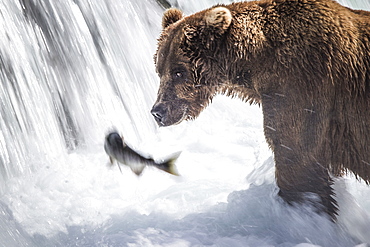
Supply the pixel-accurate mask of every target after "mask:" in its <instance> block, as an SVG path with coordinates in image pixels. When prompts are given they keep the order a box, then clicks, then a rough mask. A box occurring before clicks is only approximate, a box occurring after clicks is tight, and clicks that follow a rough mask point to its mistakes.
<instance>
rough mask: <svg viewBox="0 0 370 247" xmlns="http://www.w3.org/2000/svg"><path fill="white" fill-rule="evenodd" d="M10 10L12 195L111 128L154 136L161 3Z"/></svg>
mask: <svg viewBox="0 0 370 247" xmlns="http://www.w3.org/2000/svg"><path fill="white" fill-rule="evenodd" d="M0 9H1V15H0V25H1V32H0V35H1V36H0V42H1V43H0V68H1V70H0V79H1V83H2V87H1V92H0V100H1V114H0V117H1V120H0V124H1V129H0V145H1V148H0V176H1V177H0V179H1V182H0V183H1V186H0V187H1V188H2V189H3V187H4V181H6V180H7V179H8V178H9V177H13V176H19V175H23V174H25V173H28V174H30V173H32V171H33V170H34V169H37V168H38V167H37V162H38V161H40V160H42V159H45V160H47V159H49V158H52V157H55V156H59V155H62V153H65V152H72V151H73V150H75V149H76V148H77V147H78V146H79V145H87V143H89V144H91V142H94V140H95V139H96V138H100V139H101V138H103V135H104V131H105V129H106V128H107V126H109V125H116V127H119V128H120V130H122V131H124V132H126V133H127V135H128V136H129V137H134V138H136V139H139V140H140V138H142V137H143V136H145V135H147V134H148V133H150V132H153V129H154V128H155V126H154V122H153V120H152V119H151V116H150V114H149V109H150V107H151V104H152V103H153V102H154V99H155V94H156V88H157V86H158V79H157V78H156V75H155V73H154V66H153V61H152V55H153V54H154V52H155V45H156V43H155V42H154V40H155V39H156V37H157V36H158V33H159V32H160V29H159V25H158V24H157V23H160V18H161V16H160V15H161V11H162V9H161V8H160V6H159V5H158V4H157V3H156V2H155V1H80V0H75V1H64V0H57V1H41V0H40V1H38V0H30V1H28V0H20V1H13V0H9V1H2V2H1V3H0ZM153 23H156V24H157V25H153ZM143 109H146V111H143Z"/></svg>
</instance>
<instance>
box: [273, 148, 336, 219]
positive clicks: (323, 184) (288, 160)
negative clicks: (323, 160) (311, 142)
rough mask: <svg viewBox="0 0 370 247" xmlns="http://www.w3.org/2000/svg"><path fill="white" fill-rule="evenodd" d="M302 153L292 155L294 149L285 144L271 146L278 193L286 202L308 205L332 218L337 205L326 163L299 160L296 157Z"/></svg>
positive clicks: (298, 157)
mask: <svg viewBox="0 0 370 247" xmlns="http://www.w3.org/2000/svg"><path fill="white" fill-rule="evenodd" d="M283 149H287V150H283ZM289 152H291V154H290V155H289ZM302 155H304V154H299V156H297V155H294V151H293V150H289V149H288V148H287V147H278V148H276V149H275V163H276V172H275V175H276V182H277V185H278V187H279V189H280V191H279V196H281V198H282V199H284V201H286V202H287V203H288V204H290V205H295V204H308V205H312V206H314V207H315V211H317V212H318V213H322V212H325V213H327V214H328V215H329V216H330V217H331V219H332V220H333V221H335V220H336V215H337V210H338V208H337V203H336V201H335V199H334V198H333V197H334V195H335V194H334V191H333V188H332V184H333V180H332V178H331V177H330V175H329V172H328V170H327V169H326V167H324V166H322V165H321V164H319V163H318V162H315V161H311V163H303V161H302V160H301V159H300V157H301V156H302Z"/></svg>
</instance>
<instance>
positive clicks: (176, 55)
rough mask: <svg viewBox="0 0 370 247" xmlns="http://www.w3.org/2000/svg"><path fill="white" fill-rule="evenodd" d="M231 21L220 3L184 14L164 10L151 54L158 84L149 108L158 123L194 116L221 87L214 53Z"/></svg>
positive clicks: (222, 76) (222, 79) (221, 75)
mask: <svg viewBox="0 0 370 247" xmlns="http://www.w3.org/2000/svg"><path fill="white" fill-rule="evenodd" d="M231 21H232V15H231V12H230V11H229V10H228V9H227V8H225V7H222V6H218V7H214V8H211V9H208V10H204V11H202V12H199V13H197V14H194V15H192V16H188V17H184V16H183V13H182V12H181V11H180V10H178V9H169V10H167V11H166V12H165V13H164V16H163V19H162V27H163V31H162V34H161V37H160V38H159V40H158V49H157V52H156V54H155V56H154V60H155V64H156V70H157V73H158V75H159V77H160V87H159V91H158V97H157V101H156V102H155V104H154V106H153V109H152V111H151V113H152V114H153V116H154V118H155V120H156V121H157V123H158V125H159V126H169V125H174V124H178V123H180V122H181V121H183V120H189V119H194V118H196V117H197V116H198V115H199V114H200V112H201V111H202V110H203V109H204V108H205V107H206V106H207V105H208V104H209V102H210V101H211V100H212V98H213V96H214V95H215V94H216V93H218V91H219V90H220V88H222V83H224V82H225V81H226V80H225V77H227V73H225V71H224V70H223V68H222V66H221V65H220V61H217V57H216V56H215V54H217V53H218V51H219V50H220V49H222V47H223V46H224V45H225V38H224V36H225V33H226V32H227V31H228V29H229V26H230V24H231Z"/></svg>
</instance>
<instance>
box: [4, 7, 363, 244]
mask: <svg viewBox="0 0 370 247" xmlns="http://www.w3.org/2000/svg"><path fill="white" fill-rule="evenodd" d="M223 2H224V3H227V1H223ZM340 2H341V3H342V4H347V5H349V6H352V7H356V8H362V9H366V8H367V9H370V4H369V2H367V1H366V0H363V1H340ZM215 3H216V1H185V0H182V1H180V0H178V1H169V2H166V1H154V0H145V1H136V0H122V1H115V0H104V1H89V0H55V1H54V0H53V1H50V0H19V1H17V0H3V1H1V2H0V80H1V85H2V86H1V91H0V104H1V108H0V118H1V119H0V245H1V246H81V245H83V246H129V245H130V243H131V245H130V246H153V245H156V244H157V245H163V244H165V243H172V244H173V245H174V246H191V245H212V244H215V245H220V246H238V245H240V246H245V245H246V244H248V245H252V246H272V245H275V246H276V245H280V244H281V245H282V246H294V245H295V244H298V243H301V242H300V241H302V242H304V241H303V240H302V239H305V238H306V239H308V240H307V241H306V242H307V243H310V241H311V240H312V239H315V238H318V239H320V238H321V240H320V241H322V242H320V241H319V242H320V243H323V244H324V245H325V244H328V243H333V244H334V245H336V244H337V246H350V245H355V244H356V243H360V242H366V241H367V240H368V239H366V234H367V233H368V232H366V229H365V230H364V228H362V227H357V228H356V229H355V230H354V231H352V232H351V234H347V233H343V231H342V230H340V229H339V230H338V229H336V228H335V227H333V226H332V225H331V223H330V222H327V221H325V220H324V219H316V221H315V222H314V223H320V224H322V225H323V227H324V231H325V232H326V233H327V234H325V235H330V236H332V237H323V236H321V235H320V234H322V233H321V231H317V230H316V228H315V225H314V224H313V225H310V224H308V226H306V223H305V222H299V221H303V220H304V219H302V218H299V217H298V216H297V217H293V216H294V212H295V211H293V213H292V212H291V211H289V210H290V209H284V208H283V209H282V208H281V206H279V205H278V204H277V203H276V204H274V203H275V201H276V198H273V199H271V200H270V199H269V198H270V197H272V196H268V195H269V193H270V194H271V193H273V191H274V188H273V186H272V185H271V184H272V181H273V168H272V165H273V164H272V162H271V159H270V158H269V157H270V155H271V154H270V152H269V151H268V150H267V147H266V144H265V143H264V141H263V134H262V129H261V127H262V123H261V115H260V113H259V111H260V110H259V109H258V108H253V107H250V106H247V105H246V104H244V103H241V102H239V101H236V100H233V101H232V100H228V99H225V98H220V99H219V100H220V101H219V102H217V100H216V102H215V103H214V106H210V109H209V110H206V111H207V112H205V113H204V117H203V115H202V116H201V117H200V119H199V120H197V121H196V122H194V123H189V124H187V123H184V124H182V125H181V126H180V127H170V128H168V129H165V130H158V129H157V127H156V125H155V123H154V120H153V119H152V116H151V115H150V112H149V111H150V108H151V106H152V104H153V102H154V100H155V96H156V91H157V88H158V78H157V75H156V74H155V68H154V64H153V60H152V56H153V54H154V52H155V49H156V38H157V37H158V36H159V33H160V22H161V16H162V12H163V6H165V7H168V6H169V5H172V6H175V7H179V8H181V9H183V10H184V12H185V13H186V14H190V13H192V12H194V11H198V10H201V9H204V8H207V7H209V6H212V5H213V4H215ZM235 109H237V110H235ZM238 110H242V111H244V112H247V113H248V114H249V115H248V114H246V115H248V116H249V117H248V116H246V118H242V119H241V118H240V117H239V114H237V113H235V112H237V111H238ZM224 111H227V112H228V114H224V113H223V112H224ZM233 111H234V113H233ZM220 113H221V114H223V119H222V120H220V119H219V118H218V115H219V114H220ZM250 116H253V117H252V118H254V119H256V120H253V121H252V120H250V118H251V117H250ZM208 119H210V120H208ZM216 121H217V124H216ZM230 125H232V126H231V127H230ZM112 126H114V127H116V128H117V129H118V130H119V131H120V132H121V133H124V135H125V138H126V139H127V140H129V142H131V143H133V144H134V145H136V146H139V147H140V148H141V149H145V150H147V151H149V152H152V153H156V155H157V156H158V157H160V156H161V155H166V154H168V153H169V152H172V151H178V149H179V148H181V149H185V151H184V152H183V154H182V157H181V158H180V162H179V166H180V168H182V170H180V172H182V174H183V178H182V179H173V178H171V177H168V175H167V174H161V173H156V172H155V171H149V172H152V173H149V172H148V173H149V174H144V175H143V177H141V178H140V179H137V178H136V177H134V175H132V174H131V173H130V172H129V171H128V170H127V171H125V173H124V174H120V173H119V171H118V170H116V171H112V169H113V168H112V169H108V168H107V167H105V163H106V161H107V157H106V155H105V153H104V150H103V148H102V143H103V139H104V135H105V133H106V131H107V130H109V129H110V128H111V127H112ZM224 126H228V128H229V127H230V128H231V129H232V130H229V129H227V130H225V129H224ZM220 132H221V133H222V132H227V133H224V134H217V135H216V134H215V133H220ZM247 132H248V133H247ZM213 135H214V137H212V136H213ZM243 136H244V137H243ZM251 140H253V141H251ZM207 154H208V155H207ZM246 157H247V158H246ZM207 164H209V165H207ZM225 164H227V166H225ZM229 164H236V165H235V166H233V167H232V168H230V165H229ZM247 164H251V165H250V166H249V168H248V167H247ZM215 167H219V168H217V169H221V170H216V168H215ZM253 168H255V172H251V170H253ZM247 175H248V177H247V180H248V181H247V182H246V181H245V177H246V176H247ZM257 175H258V176H257ZM250 184H254V185H255V186H257V185H263V184H268V185H267V187H266V186H265V187H262V192H266V194H267V196H266V197H263V198H260V200H261V201H262V204H264V203H265V204H266V205H267V206H262V209H260V206H261V205H260V204H253V203H252V204H251V205H249V208H248V206H246V209H245V211H240V210H239V209H237V206H240V205H241V204H240V203H239V204H238V202H239V201H241V200H242V201H243V200H244V199H240V198H239V196H244V197H245V198H247V199H248V198H251V197H256V195H257V194H259V193H260V192H261V191H257V190H256V188H254V189H249V190H246V191H244V192H241V193H240V194H238V193H232V194H230V193H231V192H232V191H235V190H240V189H247V188H249V186H250ZM355 186H358V187H356V191H360V192H356V193H358V194H357V195H360V196H359V197H364V196H363V195H369V194H370V193H369V192H368V191H367V190H366V188H364V187H361V186H362V185H357V183H356V185H355ZM355 186H352V188H354V187H355ZM255 191H257V192H255ZM271 191H272V192H271ZM360 193H361V194H360ZM229 194H230V196H229V203H228V206H226V205H227V204H226V203H224V204H222V205H221V204H220V205H219V206H218V207H215V208H214V210H213V211H207V210H209V209H210V208H211V207H213V206H215V205H217V203H221V202H225V201H226V198H227V196H228V195H229ZM204 195H207V198H206V199H204ZM244 197H243V198H244ZM365 197H366V196H365ZM243 203H244V202H243ZM359 204H360V206H361V207H360V209H358V211H356V212H358V213H357V215H358V217H357V218H359V217H360V216H361V217H362V215H363V214H364V212H363V211H364V210H365V213H366V211H367V212H369V211H370V210H369V209H370V203H369V202H368V201H366V200H362V201H361V200H360V201H359ZM268 206H271V209H270V210H272V211H274V212H275V214H272V216H271V217H270V218H269V217H266V216H265V214H266V211H263V210H264V209H265V210H267V211H268V210H269V209H266V207H268ZM226 207H227V209H225V208H226ZM243 208H244V206H243ZM249 209H250V210H249ZM248 210H249V211H248ZM261 210H262V211H261ZM287 210H288V212H289V213H292V214H293V216H292V218H289V217H288V220H287V223H277V222H278V221H280V220H281V219H282V218H284V219H285V217H284V216H282V212H283V213H286V211H287ZM205 211H207V214H204V212H205ZM225 212H226V214H227V215H228V217H224V216H218V215H221V214H222V215H224V214H225ZM255 212H257V213H256V216H255V218H252V222H253V223H254V224H255V225H253V226H251V225H248V224H249V223H245V225H243V222H248V221H247V219H250V218H248V217H250V216H248V217H247V216H246V215H248V214H254V213H255ZM164 213H167V214H168V215H167V214H164ZM191 214H193V216H191ZM146 215H148V217H146ZM174 215H176V217H175V216H174ZM187 215H190V216H187ZM185 216H187V217H185ZM172 217H173V218H172ZM183 217H185V218H184V219H183V220H181V219H182V218H183ZM239 217H244V218H245V220H244V221H243V220H239ZM364 217H365V216H364ZM366 217H368V216H366ZM366 217H365V218H366ZM296 218H298V223H297V222H296V221H297V220H296ZM209 219H212V220H211V221H210V220H209ZM344 219H346V218H344ZM366 219H368V218H366ZM366 219H365V220H364V223H363V224H366V223H367V222H370V221H366ZM271 220H272V221H274V220H275V221H276V222H275V223H276V227H271V226H269V224H270V221H271ZM347 221H350V220H348V219H347ZM292 222H293V223H292ZM343 222H345V220H343ZM290 223H292V224H293V225H294V226H295V228H300V229H299V230H297V232H296V231H293V234H291V235H296V236H298V237H291V236H290V233H291V232H292V230H287V232H285V231H282V230H281V229H280V228H281V227H283V228H284V227H286V228H289V224H290ZM345 223H346V222H345ZM344 225H345V226H346V227H348V226H350V225H351V223H348V222H347V223H346V224H344ZM279 227H280V228H279ZM231 229H234V230H231ZM235 229H236V230H235ZM243 229H244V230H243ZM263 229H268V230H267V231H263ZM307 232H308V233H307ZM353 232H355V233H353ZM279 234H280V236H278V235H279ZM305 234H307V236H308V237H306V235H305ZM158 235H161V236H162V237H158ZM333 236H334V237H333ZM353 236H355V237H357V238H353ZM310 239H311V240H310ZM335 241H336V242H335ZM313 242H315V241H313ZM294 243H295V244H294ZM340 244H342V245H340ZM334 245H332V246H334ZM302 246H303V245H302ZM307 246H310V245H307ZM312 246H313V245H312Z"/></svg>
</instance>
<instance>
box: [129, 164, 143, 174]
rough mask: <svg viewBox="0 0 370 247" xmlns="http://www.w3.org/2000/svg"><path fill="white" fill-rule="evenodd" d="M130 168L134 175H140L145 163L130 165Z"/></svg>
mask: <svg viewBox="0 0 370 247" xmlns="http://www.w3.org/2000/svg"><path fill="white" fill-rule="evenodd" d="M130 168H131V171H132V172H133V173H135V174H136V176H140V175H141V173H142V172H143V170H144V168H145V165H136V166H130Z"/></svg>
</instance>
